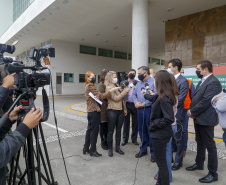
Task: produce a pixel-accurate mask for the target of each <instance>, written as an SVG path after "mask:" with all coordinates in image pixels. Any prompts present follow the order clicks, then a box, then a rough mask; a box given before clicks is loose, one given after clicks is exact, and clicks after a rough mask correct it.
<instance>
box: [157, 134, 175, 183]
mask: <svg viewBox="0 0 226 185" xmlns="http://www.w3.org/2000/svg"><path fill="white" fill-rule="evenodd" d="M166 162H167V167H168V171H169V181H170V182H172V180H173V177H172V165H171V162H172V138H170V141H169V143H167V145H166ZM158 176H159V172H158V175H157V177H158Z"/></svg>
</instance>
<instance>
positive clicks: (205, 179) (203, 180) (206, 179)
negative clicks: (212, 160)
mask: <svg viewBox="0 0 226 185" xmlns="http://www.w3.org/2000/svg"><path fill="white" fill-rule="evenodd" d="M214 181H218V175H215V176H213V175H211V174H208V175H207V176H205V177H203V178H201V179H199V182H201V183H211V182H214Z"/></svg>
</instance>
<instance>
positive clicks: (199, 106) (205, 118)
mask: <svg viewBox="0 0 226 185" xmlns="http://www.w3.org/2000/svg"><path fill="white" fill-rule="evenodd" d="M200 84H201V81H200V82H199V83H198V85H197V87H196V90H195V93H194V95H193V97H192V100H191V106H190V111H191V115H192V116H194V117H195V120H194V121H195V123H197V124H199V125H204V126H216V125H217V124H218V116H217V113H216V111H215V110H214V108H213V107H212V106H211V99H212V98H213V97H214V96H215V95H217V94H219V93H220V92H221V91H222V87H221V84H220V82H219V80H218V79H217V78H216V77H215V76H214V75H210V76H209V77H208V78H207V79H206V80H205V81H204V82H203V83H202V85H201V86H200Z"/></svg>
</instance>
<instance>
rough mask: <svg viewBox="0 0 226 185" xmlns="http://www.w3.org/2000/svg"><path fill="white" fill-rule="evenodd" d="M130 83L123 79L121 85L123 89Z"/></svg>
mask: <svg viewBox="0 0 226 185" xmlns="http://www.w3.org/2000/svg"><path fill="white" fill-rule="evenodd" d="M128 85H129V82H128V81H122V82H121V83H120V86H121V88H122V89H124V88H126V87H127V86H128Z"/></svg>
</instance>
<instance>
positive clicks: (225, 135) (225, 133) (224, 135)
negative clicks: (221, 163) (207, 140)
mask: <svg viewBox="0 0 226 185" xmlns="http://www.w3.org/2000/svg"><path fill="white" fill-rule="evenodd" d="M223 141H224V143H225V147H226V132H224V133H223Z"/></svg>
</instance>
